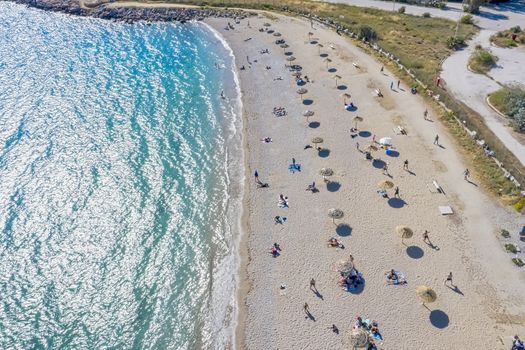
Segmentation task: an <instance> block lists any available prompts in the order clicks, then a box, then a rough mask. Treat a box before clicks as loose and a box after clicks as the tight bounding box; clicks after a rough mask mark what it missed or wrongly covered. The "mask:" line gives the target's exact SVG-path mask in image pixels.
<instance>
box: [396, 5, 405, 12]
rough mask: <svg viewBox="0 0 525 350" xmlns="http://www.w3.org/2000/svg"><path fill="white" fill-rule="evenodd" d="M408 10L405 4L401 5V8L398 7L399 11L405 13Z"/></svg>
mask: <svg viewBox="0 0 525 350" xmlns="http://www.w3.org/2000/svg"><path fill="white" fill-rule="evenodd" d="M406 10H407V8H406V7H405V6H401V7H400V8H398V9H397V12H399V13H405V11H406Z"/></svg>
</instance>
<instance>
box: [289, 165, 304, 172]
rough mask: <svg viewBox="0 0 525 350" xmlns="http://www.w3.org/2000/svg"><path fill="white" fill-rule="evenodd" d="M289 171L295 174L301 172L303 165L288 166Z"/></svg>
mask: <svg viewBox="0 0 525 350" xmlns="http://www.w3.org/2000/svg"><path fill="white" fill-rule="evenodd" d="M288 171H289V172H291V173H292V174H295V172H296V171H301V164H297V163H295V164H290V165H288Z"/></svg>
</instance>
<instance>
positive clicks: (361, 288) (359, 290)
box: [346, 278, 365, 294]
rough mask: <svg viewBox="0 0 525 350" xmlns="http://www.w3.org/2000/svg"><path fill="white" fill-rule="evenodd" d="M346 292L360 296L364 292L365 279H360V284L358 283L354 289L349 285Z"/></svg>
mask: <svg viewBox="0 0 525 350" xmlns="http://www.w3.org/2000/svg"><path fill="white" fill-rule="evenodd" d="M346 290H347V291H348V292H350V293H352V294H361V293H363V291H364V290H365V279H364V278H361V282H359V283H358V284H357V285H356V286H355V287H354V286H351V287H350V285H349V286H348V288H347V289H346Z"/></svg>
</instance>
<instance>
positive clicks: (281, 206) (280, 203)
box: [278, 200, 288, 208]
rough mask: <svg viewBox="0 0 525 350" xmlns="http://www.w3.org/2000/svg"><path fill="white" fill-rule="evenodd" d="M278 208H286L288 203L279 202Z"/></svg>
mask: <svg viewBox="0 0 525 350" xmlns="http://www.w3.org/2000/svg"><path fill="white" fill-rule="evenodd" d="M278 205H279V208H288V201H282V200H279V203H278Z"/></svg>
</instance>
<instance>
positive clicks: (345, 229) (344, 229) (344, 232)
mask: <svg viewBox="0 0 525 350" xmlns="http://www.w3.org/2000/svg"><path fill="white" fill-rule="evenodd" d="M335 233H337V234H338V235H339V236H341V237H348V236H351V235H352V228H351V227H350V225H348V224H339V225H337V227H336V229H335Z"/></svg>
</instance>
